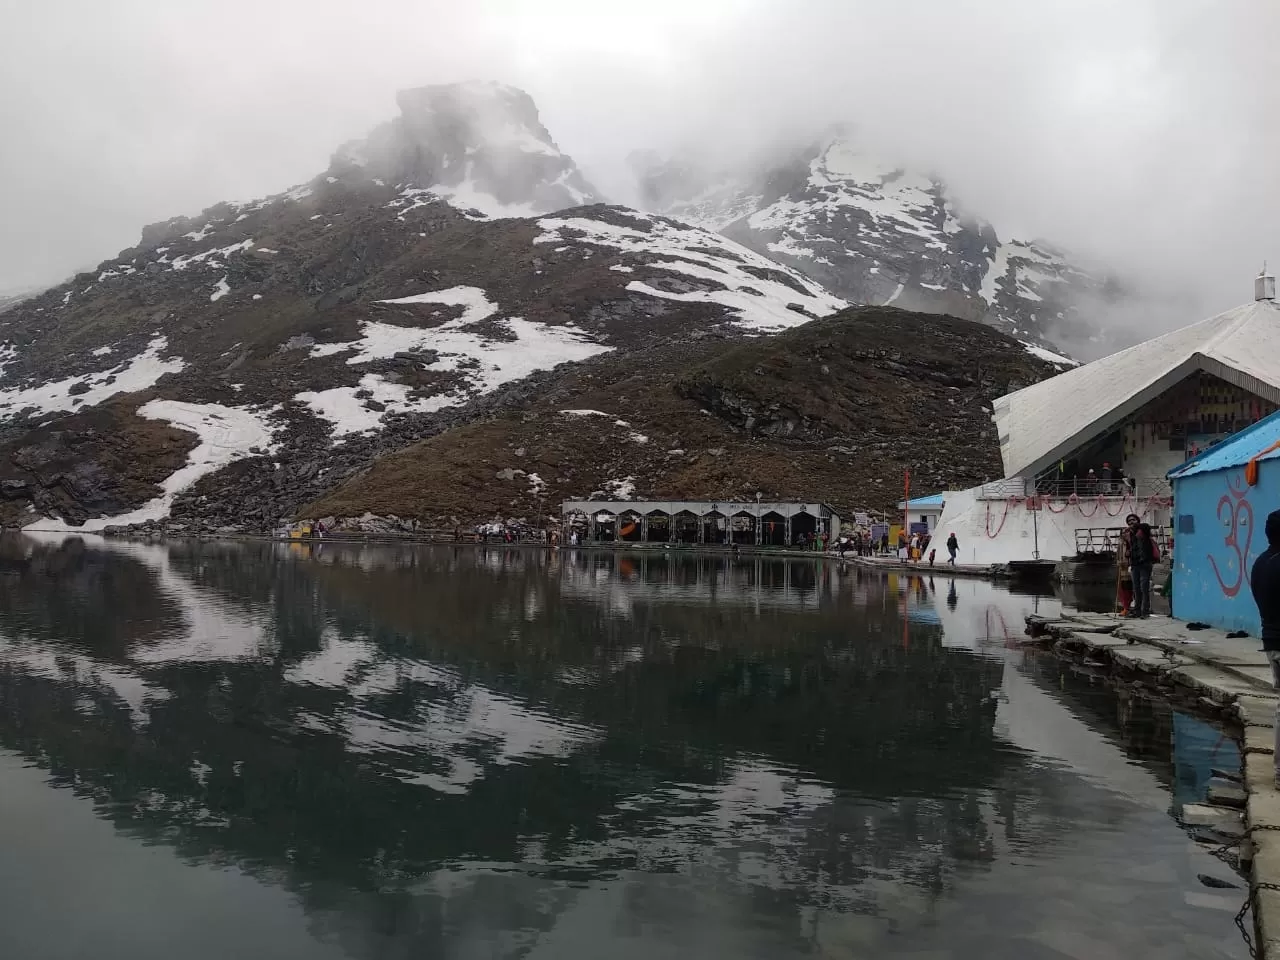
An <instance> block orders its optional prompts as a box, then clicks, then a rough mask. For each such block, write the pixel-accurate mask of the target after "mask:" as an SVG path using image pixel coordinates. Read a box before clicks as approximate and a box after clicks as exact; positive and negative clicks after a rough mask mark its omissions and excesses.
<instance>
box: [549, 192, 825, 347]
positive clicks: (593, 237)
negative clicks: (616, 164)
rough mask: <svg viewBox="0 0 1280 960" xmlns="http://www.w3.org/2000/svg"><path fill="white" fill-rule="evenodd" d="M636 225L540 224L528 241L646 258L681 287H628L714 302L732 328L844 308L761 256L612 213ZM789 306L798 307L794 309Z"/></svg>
mask: <svg viewBox="0 0 1280 960" xmlns="http://www.w3.org/2000/svg"><path fill="white" fill-rule="evenodd" d="M617 212H619V213H621V214H622V215H623V216H626V217H628V218H630V219H631V220H633V221H634V222H635V224H636V226H634V227H627V226H621V225H618V224H615V223H608V222H605V221H602V220H593V219H587V218H585V217H570V218H551V217H544V218H543V219H541V220H539V221H538V225H539V226H540V227H541V228H542V230H543V233H542V234H540V235H539V236H538V237H536V238H535V239H534V243H565V242H567V241H574V242H577V243H579V244H582V243H587V244H596V245H598V246H603V247H610V248H613V249H616V250H622V251H625V252H627V253H631V254H637V255H648V256H649V257H651V258H657V257H662V258H664V259H647V260H646V261H645V262H644V264H643V267H642V268H641V267H637V269H644V270H645V271H652V272H656V273H659V274H661V273H665V274H677V275H679V276H680V277H682V278H683V277H688V278H692V279H693V280H694V281H696V282H695V283H689V282H688V281H684V280H680V281H679V287H680V288H674V289H673V288H672V287H671V286H669V285H666V286H664V285H661V284H662V282H663V278H661V277H660V276H652V277H650V278H649V279H648V280H633V281H631V282H630V283H628V284H627V289H628V290H631V291H634V292H636V293H643V294H647V295H648V296H652V297H660V298H662V299H665V300H681V301H686V302H704V303H717V304H720V305H721V306H724V307H728V308H729V309H731V310H733V311H734V312H735V313H736V314H737V316H738V320H737V325H738V326H740V327H743V328H745V329H750V330H760V331H766V330H781V329H785V328H786V327H793V326H795V325H797V324H800V323H804V322H805V320H807V319H810V318H811V317H824V316H826V315H827V314H829V313H834V312H835V311H836V310H839V309H841V308H842V307H844V306H846V305H847V304H845V302H844V301H843V300H840V299H838V298H836V297H833V296H831V295H830V294H828V293H827V292H826V291H824V290H822V289H821V288H820V287H818V286H817V285H815V284H813V283H811V282H810V281H808V280H807V279H805V278H804V277H803V276H801V275H800V274H799V273H797V272H795V271H793V270H789V269H787V268H786V267H782V266H780V265H779V264H777V263H775V262H773V261H772V260H769V259H767V258H765V257H762V256H760V255H759V254H758V253H755V252H754V251H752V250H749V249H747V248H746V247H744V246H742V245H741V244H738V243H734V242H733V241H732V240H729V239H727V238H726V237H723V236H721V235H720V234H716V233H711V232H709V231H707V230H701V229H699V228H697V227H688V226H685V225H684V224H680V223H676V222H674V221H671V220H668V219H665V218H662V217H649V216H645V215H644V214H639V213H634V212H630V211H624V210H620V209H619V210H617ZM793 305H794V307H795V308H797V309H793Z"/></svg>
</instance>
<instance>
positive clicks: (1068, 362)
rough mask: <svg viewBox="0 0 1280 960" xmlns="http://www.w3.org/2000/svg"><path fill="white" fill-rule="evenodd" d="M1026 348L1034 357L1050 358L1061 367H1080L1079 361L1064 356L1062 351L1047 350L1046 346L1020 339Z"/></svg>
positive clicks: (1051, 361)
mask: <svg viewBox="0 0 1280 960" xmlns="http://www.w3.org/2000/svg"><path fill="white" fill-rule="evenodd" d="M1018 342H1019V343H1021V344H1022V346H1023V347H1024V348H1025V349H1026V351H1027V353H1029V354H1031V355H1032V356H1033V357H1039V358H1040V359H1041V360H1048V361H1049V362H1050V363H1054V364H1057V365H1058V366H1060V367H1078V366H1080V363H1079V361H1077V360H1072V359H1071V358H1070V357H1064V356H1063V355H1062V354H1060V353H1054V352H1053V351H1052V350H1046V349H1045V348H1044V347H1037V346H1036V345H1035V344H1034V343H1027V342H1026V341H1022V340H1020V341H1018Z"/></svg>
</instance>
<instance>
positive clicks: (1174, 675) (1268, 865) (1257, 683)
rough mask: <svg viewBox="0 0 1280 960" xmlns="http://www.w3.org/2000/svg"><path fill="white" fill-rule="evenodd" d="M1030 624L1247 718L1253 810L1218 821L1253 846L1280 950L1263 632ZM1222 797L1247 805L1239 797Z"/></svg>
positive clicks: (1278, 845)
mask: <svg viewBox="0 0 1280 960" xmlns="http://www.w3.org/2000/svg"><path fill="white" fill-rule="evenodd" d="M1027 630H1028V633H1030V634H1031V635H1032V637H1036V638H1039V639H1041V640H1044V639H1052V640H1053V641H1054V644H1053V645H1054V647H1055V649H1057V650H1060V651H1061V652H1064V653H1076V654H1083V655H1084V656H1085V657H1086V658H1087V659H1088V660H1089V661H1092V662H1094V663H1102V664H1106V665H1109V666H1110V667H1111V668H1112V669H1113V670H1115V671H1116V672H1118V673H1122V674H1125V675H1127V676H1132V675H1137V676H1138V677H1140V678H1141V679H1142V680H1143V681H1144V682H1146V683H1154V684H1157V685H1159V686H1163V687H1166V688H1174V689H1175V690H1177V692H1178V693H1180V694H1182V695H1184V696H1187V695H1189V696H1190V697H1191V698H1193V699H1196V700H1198V701H1200V703H1201V704H1202V705H1204V706H1206V707H1209V708H1210V709H1213V710H1215V711H1217V712H1219V713H1221V714H1223V715H1225V716H1227V717H1233V718H1235V719H1236V720H1237V721H1238V722H1239V724H1240V726H1241V728H1242V729H1243V738H1242V741H1243V742H1242V744H1241V755H1242V757H1243V765H1244V769H1243V784H1242V786H1243V792H1244V794H1245V796H1244V797H1243V798H1242V799H1243V806H1244V811H1243V813H1244V815H1243V820H1242V821H1241V820H1240V819H1239V818H1238V817H1237V815H1236V814H1235V813H1234V812H1232V811H1231V810H1229V809H1221V810H1219V811H1217V812H1218V820H1217V822H1216V823H1214V824H1213V825H1214V826H1215V827H1218V826H1219V825H1224V826H1225V827H1227V829H1228V830H1231V831H1232V832H1235V833H1236V834H1238V835H1239V836H1240V837H1241V846H1242V859H1248V854H1249V853H1250V852H1252V855H1253V856H1252V869H1251V870H1250V872H1249V889H1250V896H1251V902H1252V904H1253V909H1254V918H1255V922H1256V925H1257V932H1258V938H1259V941H1260V942H1259V943H1258V944H1257V945H1256V948H1255V951H1254V956H1256V957H1259V958H1265V960H1280V792H1278V791H1277V789H1276V768H1275V755H1274V750H1275V722H1276V708H1277V704H1278V703H1280V698H1278V696H1277V691H1276V690H1275V688H1274V687H1273V685H1272V679H1271V666H1270V664H1269V663H1268V662H1267V658H1266V654H1265V653H1263V651H1262V649H1261V643H1262V642H1261V641H1260V640H1258V639H1257V638H1256V637H1239V638H1233V637H1228V636H1227V635H1226V633H1225V632H1224V631H1222V630H1214V629H1211V628H1206V629H1203V630H1190V629H1188V627H1187V625H1186V623H1184V622H1183V621H1180V620H1174V619H1172V618H1170V617H1161V616H1152V617H1151V618H1150V619H1149V620H1122V619H1119V618H1117V617H1113V616H1110V615H1107V614H1094V613H1076V612H1066V611H1064V612H1063V613H1062V615H1061V616H1060V617H1057V618H1049V617H1041V616H1029V617H1027ZM1231 792H1232V791H1231V789H1230V788H1227V789H1226V791H1225V793H1227V794H1230V793H1231ZM1210 799H1211V800H1212V799H1213V794H1212V791H1211V794H1210ZM1238 799H1240V798H1237V800H1238ZM1222 802H1224V803H1228V802H1231V803H1232V805H1238V803H1235V802H1232V801H1230V798H1229V797H1225V798H1224V799H1223V801H1222ZM1206 825H1207V824H1206Z"/></svg>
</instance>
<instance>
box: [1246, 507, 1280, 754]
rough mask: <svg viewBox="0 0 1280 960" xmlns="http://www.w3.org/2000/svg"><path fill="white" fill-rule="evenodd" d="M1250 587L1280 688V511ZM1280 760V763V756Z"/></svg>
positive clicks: (1270, 520) (1270, 523)
mask: <svg viewBox="0 0 1280 960" xmlns="http://www.w3.org/2000/svg"><path fill="white" fill-rule="evenodd" d="M1249 586H1250V587H1252V588H1253V602H1254V603H1256V604H1257V605H1258V614H1259V616H1260V617H1261V619H1262V649H1264V650H1265V651H1266V652H1267V659H1268V660H1269V661H1271V673H1272V677H1273V679H1274V681H1275V685H1276V687H1277V688H1278V689H1280V510H1276V511H1274V512H1273V513H1272V514H1271V515H1270V516H1268V517H1267V549H1266V550H1264V551H1262V553H1260V554H1259V555H1258V559H1257V560H1255V561H1253V573H1252V576H1250V578H1249ZM1278 709H1280V708H1278ZM1276 762H1277V763H1280V757H1277V758H1276Z"/></svg>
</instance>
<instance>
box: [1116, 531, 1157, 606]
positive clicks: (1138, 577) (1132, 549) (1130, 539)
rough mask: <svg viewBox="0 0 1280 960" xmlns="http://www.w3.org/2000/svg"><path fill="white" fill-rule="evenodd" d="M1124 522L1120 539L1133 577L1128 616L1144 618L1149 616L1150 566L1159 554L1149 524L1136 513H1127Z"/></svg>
mask: <svg viewBox="0 0 1280 960" xmlns="http://www.w3.org/2000/svg"><path fill="white" fill-rule="evenodd" d="M1124 522H1125V527H1126V530H1125V533H1124V537H1123V538H1122V539H1123V541H1124V546H1125V553H1126V554H1127V558H1128V561H1129V573H1130V576H1131V577H1132V579H1133V605H1132V607H1131V608H1130V611H1129V616H1131V617H1140V618H1142V619H1144V620H1145V619H1146V618H1147V617H1149V616H1151V568H1152V567H1154V566H1155V563H1156V561H1157V560H1159V559H1160V555H1159V551H1158V550H1157V549H1156V542H1155V540H1154V539H1153V538H1152V536H1151V525H1150V524H1146V523H1143V522H1142V521H1141V518H1140V517H1139V516H1138V515H1137V514H1136V513H1131V514H1129V515H1128V516H1127V517H1125V518H1124Z"/></svg>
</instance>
